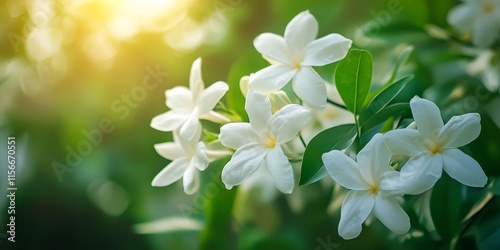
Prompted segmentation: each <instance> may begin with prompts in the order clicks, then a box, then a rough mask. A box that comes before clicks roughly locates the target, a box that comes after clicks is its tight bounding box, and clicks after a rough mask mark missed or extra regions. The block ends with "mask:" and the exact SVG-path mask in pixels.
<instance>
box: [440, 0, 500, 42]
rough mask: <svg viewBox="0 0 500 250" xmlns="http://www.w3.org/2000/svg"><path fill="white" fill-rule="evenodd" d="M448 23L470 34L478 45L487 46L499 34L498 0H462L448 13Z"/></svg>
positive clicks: (499, 6)
mask: <svg viewBox="0 0 500 250" xmlns="http://www.w3.org/2000/svg"><path fill="white" fill-rule="evenodd" d="M448 23H450V24H451V26H453V27H454V28H456V29H457V30H459V31H461V32H464V33H469V34H471V35H472V42H473V43H474V44H475V45H476V46H479V47H489V46H491V45H493V44H494V43H495V41H496V40H497V39H498V37H499V35H500V1H498V0H464V1H463V3H462V4H460V5H458V6H456V7H454V8H453V9H451V10H450V12H449V13H448Z"/></svg>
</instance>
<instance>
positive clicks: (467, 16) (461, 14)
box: [448, 4, 477, 32]
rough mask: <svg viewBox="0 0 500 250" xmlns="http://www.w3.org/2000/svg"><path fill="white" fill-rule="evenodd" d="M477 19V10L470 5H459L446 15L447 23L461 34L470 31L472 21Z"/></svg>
mask: <svg viewBox="0 0 500 250" xmlns="http://www.w3.org/2000/svg"><path fill="white" fill-rule="evenodd" d="M476 17H477V8H475V7H474V6H473V5H472V4H460V5H458V6H456V7H454V8H452V9H451V10H450V12H449V13H448V23H449V24H450V25H451V26H453V27H454V28H456V29H457V30H460V31H462V32H469V31H471V30H472V25H473V24H474V19H476Z"/></svg>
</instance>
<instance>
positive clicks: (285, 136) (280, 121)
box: [267, 104, 310, 144]
mask: <svg viewBox="0 0 500 250" xmlns="http://www.w3.org/2000/svg"><path fill="white" fill-rule="evenodd" d="M309 113H310V111H309V110H308V109H307V108H305V107H303V106H300V105H298V104H288V105H286V106H285V107H283V108H282V109H280V110H278V111H277V112H276V113H275V114H274V115H273V116H271V118H270V119H269V122H268V123H267V127H268V128H269V129H270V130H271V131H272V132H273V134H274V135H275V136H276V141H277V143H278V144H283V143H285V142H289V141H291V140H293V139H294V138H295V137H297V134H298V133H299V131H300V130H301V129H302V128H304V126H305V125H306V124H307V123H308V122H309Z"/></svg>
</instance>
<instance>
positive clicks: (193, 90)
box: [151, 58, 229, 140]
mask: <svg viewBox="0 0 500 250" xmlns="http://www.w3.org/2000/svg"><path fill="white" fill-rule="evenodd" d="M228 89H229V87H228V85H227V84H226V83H225V82H221V81H219V82H216V83H214V84H212V85H210V86H209V87H208V88H207V89H205V87H204V84H203V80H202V79H201V58H198V59H196V60H195V61H194V62H193V66H192V67H191V75H190V78H189V89H188V88H186V87H184V86H177V87H174V88H172V89H170V90H167V91H166V92H165V95H166V98H167V101H166V104H167V107H169V108H170V109H171V110H170V111H167V112H166V113H163V114H161V115H158V116H156V117H154V118H153V120H152V121H151V127H153V128H154V129H157V130H160V131H173V130H176V129H178V128H180V135H181V136H182V137H183V138H184V139H186V140H190V139H191V138H193V136H194V135H195V134H196V133H197V131H198V130H201V125H200V121H199V119H205V120H209V121H213V122H217V123H226V122H229V119H228V118H227V117H225V116H223V115H221V114H219V113H217V112H215V111H212V109H213V108H214V107H215V105H217V103H218V102H219V101H220V99H221V98H222V97H223V96H224V94H225V93H226V92H227V90H228Z"/></svg>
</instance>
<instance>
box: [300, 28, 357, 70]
mask: <svg viewBox="0 0 500 250" xmlns="http://www.w3.org/2000/svg"><path fill="white" fill-rule="evenodd" d="M351 44H352V41H351V40H350V39H347V38H345V37H344V36H342V35H339V34H329V35H327V36H324V37H322V38H320V39H317V40H315V41H313V42H311V43H310V44H308V45H307V47H306V49H305V52H304V60H302V65H309V66H323V65H326V64H330V63H333V62H336V61H339V60H342V59H343V58H344V57H345V56H346V55H347V52H348V51H349V48H351Z"/></svg>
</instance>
